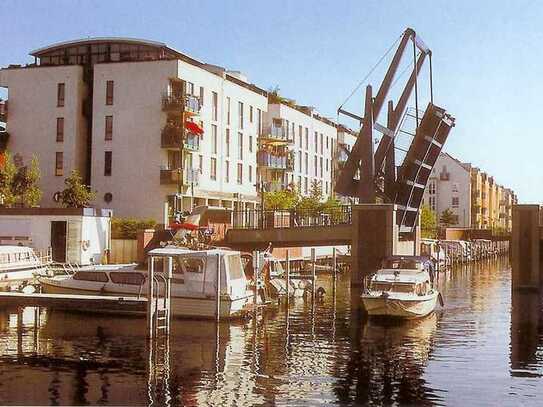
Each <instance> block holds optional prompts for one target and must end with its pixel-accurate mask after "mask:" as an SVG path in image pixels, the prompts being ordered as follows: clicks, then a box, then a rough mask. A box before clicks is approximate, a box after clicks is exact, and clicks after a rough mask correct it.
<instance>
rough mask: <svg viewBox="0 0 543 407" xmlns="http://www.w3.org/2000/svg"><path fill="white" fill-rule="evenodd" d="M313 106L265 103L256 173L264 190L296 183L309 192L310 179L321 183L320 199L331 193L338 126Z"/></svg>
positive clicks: (303, 191) (301, 190)
mask: <svg viewBox="0 0 543 407" xmlns="http://www.w3.org/2000/svg"><path fill="white" fill-rule="evenodd" d="M336 127H337V126H336V124H335V123H333V122H332V121H330V120H328V119H326V118H324V117H321V116H319V115H318V114H317V113H316V112H315V110H314V108H312V107H306V106H289V105H287V104H283V103H275V104H269V105H268V111H267V112H266V113H265V114H264V124H263V129H262V133H261V135H260V137H259V156H258V165H259V175H260V180H261V181H262V183H263V184H264V186H265V190H268V191H275V190H280V189H285V188H287V187H288V186H289V185H292V186H296V187H297V188H298V189H299V191H300V192H301V194H302V195H305V196H307V195H309V193H310V191H311V185H312V183H313V182H315V181H316V182H318V183H319V184H320V185H321V188H322V193H323V198H327V197H328V196H330V195H332V193H333V182H332V180H333V173H334V169H333V167H334V163H333V161H334V160H333V159H334V154H335V151H336V143H337V128H336Z"/></svg>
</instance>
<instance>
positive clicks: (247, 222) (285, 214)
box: [232, 205, 352, 229]
mask: <svg viewBox="0 0 543 407" xmlns="http://www.w3.org/2000/svg"><path fill="white" fill-rule="evenodd" d="M351 223H352V212H351V206H350V205H344V206H339V207H337V208H330V209H326V210H323V211H315V210H313V209H292V210H264V211H262V210H258V209H250V210H244V211H234V212H232V229H282V228H298V227H313V226H337V225H350V224H351Z"/></svg>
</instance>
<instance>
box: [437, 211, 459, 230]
mask: <svg viewBox="0 0 543 407" xmlns="http://www.w3.org/2000/svg"><path fill="white" fill-rule="evenodd" d="M439 222H440V223H441V225H443V226H445V227H446V228H448V227H449V226H451V225H455V224H456V223H457V222H456V215H455V214H454V213H453V211H451V209H450V208H447V209H445V210H444V211H443V212H441V216H440V218H439Z"/></svg>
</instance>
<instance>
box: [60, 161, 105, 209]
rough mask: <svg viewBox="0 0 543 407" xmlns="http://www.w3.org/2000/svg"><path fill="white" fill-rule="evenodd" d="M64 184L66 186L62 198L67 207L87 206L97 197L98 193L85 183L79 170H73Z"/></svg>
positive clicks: (61, 194)
mask: <svg viewBox="0 0 543 407" xmlns="http://www.w3.org/2000/svg"><path fill="white" fill-rule="evenodd" d="M64 184H65V185H66V188H64V190H63V191H62V192H61V193H60V200H61V202H62V206H64V207H65V208H85V207H87V206H89V204H90V202H91V201H92V200H93V199H94V198H95V197H96V194H95V193H94V192H92V191H90V189H89V187H88V186H87V185H84V184H83V179H82V178H81V175H79V171H77V170H72V172H71V173H70V176H69V177H68V178H66V179H65V180H64Z"/></svg>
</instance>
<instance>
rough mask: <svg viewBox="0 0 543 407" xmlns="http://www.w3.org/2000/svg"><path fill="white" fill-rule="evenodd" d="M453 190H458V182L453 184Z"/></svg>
mask: <svg viewBox="0 0 543 407" xmlns="http://www.w3.org/2000/svg"><path fill="white" fill-rule="evenodd" d="M452 191H453V192H458V182H453V184H452Z"/></svg>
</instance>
